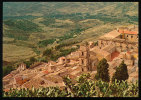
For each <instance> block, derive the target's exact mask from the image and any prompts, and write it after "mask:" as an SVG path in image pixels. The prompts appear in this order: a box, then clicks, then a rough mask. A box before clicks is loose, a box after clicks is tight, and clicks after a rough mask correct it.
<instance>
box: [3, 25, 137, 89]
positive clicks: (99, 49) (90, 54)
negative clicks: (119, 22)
mask: <svg viewBox="0 0 141 100" xmlns="http://www.w3.org/2000/svg"><path fill="white" fill-rule="evenodd" d="M102 58H105V59H106V60H107V61H108V64H109V74H110V78H111V77H112V76H113V73H115V69H116V67H117V66H119V65H120V63H121V62H122V61H123V60H124V63H125V64H126V65H127V69H128V74H129V78H128V82H135V81H136V80H138V27H137V26H132V27H119V28H117V29H115V30H113V31H111V32H109V33H106V34H104V35H103V36H101V37H100V38H99V39H98V43H97V45H95V44H94V42H93V41H89V42H88V44H84V45H80V48H79V49H78V50H77V51H75V52H72V53H71V54H69V55H67V56H64V57H60V58H59V59H58V60H57V61H56V62H54V61H49V62H48V63H45V62H36V63H35V64H33V65H32V67H31V68H26V65H25V64H24V63H21V64H20V65H19V67H18V69H16V70H14V71H12V72H11V73H10V74H8V75H6V76H5V77H3V89H5V90H8V89H10V88H17V89H19V88H32V86H33V87H35V88H39V87H40V86H42V87H50V86H59V87H62V88H63V87H65V84H64V82H63V77H64V76H69V77H70V78H71V79H72V80H74V82H75V79H76V78H77V77H78V76H80V75H81V74H82V73H90V75H91V77H94V76H95V74H96V72H97V64H98V62H99V61H100V60H101V59H102ZM121 74H122V73H121Z"/></svg>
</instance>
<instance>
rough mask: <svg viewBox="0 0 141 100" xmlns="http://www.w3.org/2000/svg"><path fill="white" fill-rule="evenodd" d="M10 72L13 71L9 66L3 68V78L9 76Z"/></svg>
mask: <svg viewBox="0 0 141 100" xmlns="http://www.w3.org/2000/svg"><path fill="white" fill-rule="evenodd" d="M12 70H14V67H12V66H11V65H7V66H3V76H5V75H7V74H9V73H10V72H11V71H12Z"/></svg>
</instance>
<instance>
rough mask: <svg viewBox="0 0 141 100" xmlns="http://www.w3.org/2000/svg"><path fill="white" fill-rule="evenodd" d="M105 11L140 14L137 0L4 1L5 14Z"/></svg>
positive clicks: (25, 14)
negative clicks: (83, 0)
mask: <svg viewBox="0 0 141 100" xmlns="http://www.w3.org/2000/svg"><path fill="white" fill-rule="evenodd" d="M51 13H53V14H58V13H59V14H61V13H62V14H71V13H88V14H98V13H103V14H107V15H113V16H123V15H129V16H138V3H137V2H81V3H80V2H4V3H3V16H27V15H32V16H45V15H48V14H51Z"/></svg>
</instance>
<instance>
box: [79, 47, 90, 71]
mask: <svg viewBox="0 0 141 100" xmlns="http://www.w3.org/2000/svg"><path fill="white" fill-rule="evenodd" d="M89 56H90V55H89V47H88V45H84V46H80V50H79V65H80V66H82V70H83V71H88V70H90V64H89V62H90V61H89Z"/></svg>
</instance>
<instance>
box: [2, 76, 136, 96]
mask: <svg viewBox="0 0 141 100" xmlns="http://www.w3.org/2000/svg"><path fill="white" fill-rule="evenodd" d="M89 77H90V75H89V74H82V75H81V76H80V77H79V78H78V79H77V82H76V83H75V84H74V83H72V80H71V79H70V78H69V77H65V78H64V82H65V84H66V87H65V88H64V89H61V88H59V87H47V88H43V87H40V88H38V89H35V88H34V87H33V88H32V89H30V90H29V89H20V90H17V89H11V90H10V91H9V92H3V96H4V97H138V92H139V87H138V82H136V83H134V84H133V83H130V84H129V83H127V81H122V82H121V83H120V82H118V81H117V80H115V82H114V83H109V82H103V81H102V80H98V81H94V80H91V79H89Z"/></svg>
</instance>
